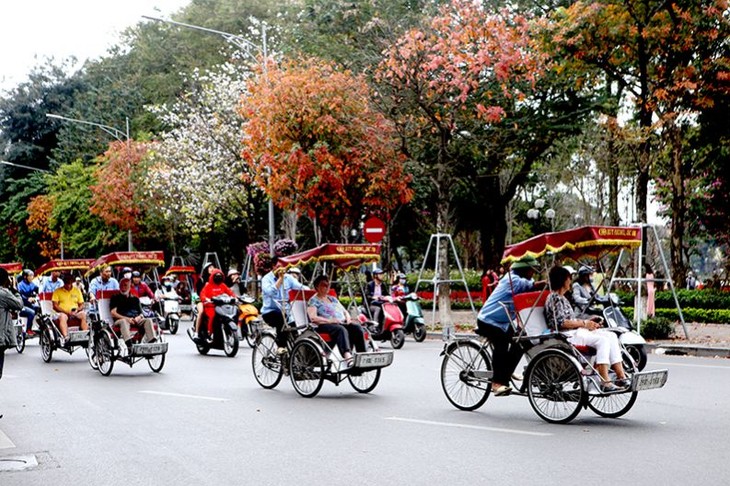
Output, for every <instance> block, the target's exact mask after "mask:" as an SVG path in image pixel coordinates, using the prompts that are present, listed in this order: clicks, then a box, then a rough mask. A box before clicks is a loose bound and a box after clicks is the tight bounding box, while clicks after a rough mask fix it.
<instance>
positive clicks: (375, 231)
mask: <svg viewBox="0 0 730 486" xmlns="http://www.w3.org/2000/svg"><path fill="white" fill-rule="evenodd" d="M362 231H363V236H364V237H365V239H366V240H367V241H368V242H369V243H380V242H381V241H382V240H383V236H385V223H384V222H383V220H382V219H380V218H376V217H374V216H373V217H371V218H368V219H367V220H365V225H364V226H363V228H362Z"/></svg>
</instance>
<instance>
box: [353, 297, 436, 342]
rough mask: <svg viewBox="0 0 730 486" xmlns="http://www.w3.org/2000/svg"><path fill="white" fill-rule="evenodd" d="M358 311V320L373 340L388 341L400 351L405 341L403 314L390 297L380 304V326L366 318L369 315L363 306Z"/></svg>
mask: <svg viewBox="0 0 730 486" xmlns="http://www.w3.org/2000/svg"><path fill="white" fill-rule="evenodd" d="M358 310H359V311H360V315H359V316H358V320H359V321H360V323H361V324H362V325H363V326H365V327H366V328H367V330H368V332H369V333H370V336H371V337H372V338H373V340H375V341H388V340H390V344H391V346H393V349H400V348H402V347H403V343H404V342H405V340H406V335H405V333H404V332H403V313H402V312H401V310H400V307H398V304H397V303H396V302H395V301H394V299H393V298H392V297H387V298H386V300H384V301H383V302H382V309H381V314H382V321H383V323H382V325H381V324H380V323H378V322H376V321H374V320H372V319H368V317H367V316H368V315H369V314H370V313H369V312H367V309H365V307H364V306H360V308H359V309H358ZM424 337H425V336H424Z"/></svg>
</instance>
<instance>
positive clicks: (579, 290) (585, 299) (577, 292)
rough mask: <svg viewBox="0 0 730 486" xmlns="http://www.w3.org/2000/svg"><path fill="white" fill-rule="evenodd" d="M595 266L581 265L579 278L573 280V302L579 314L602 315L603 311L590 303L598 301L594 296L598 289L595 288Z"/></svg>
mask: <svg viewBox="0 0 730 486" xmlns="http://www.w3.org/2000/svg"><path fill="white" fill-rule="evenodd" d="M592 277H593V268H591V267H589V266H588V265H581V267H580V268H579V269H578V278H577V279H576V280H575V282H573V287H572V292H571V293H572V300H573V302H572V304H573V306H574V307H575V308H576V311H577V312H578V314H579V315H581V314H587V315H597V316H600V315H601V311H600V310H598V309H594V308H592V307H590V304H591V303H593V302H595V301H597V300H596V297H595V296H594V295H595V293H596V290H595V289H594V288H593V282H592V281H591V278H592Z"/></svg>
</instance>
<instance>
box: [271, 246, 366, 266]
mask: <svg viewBox="0 0 730 486" xmlns="http://www.w3.org/2000/svg"><path fill="white" fill-rule="evenodd" d="M377 261H380V245H371V244H361V245H357V244H341V243H325V244H324V245H320V246H318V247H317V248H312V249H311V250H307V251H303V252H301V253H295V254H294V255H289V256H286V257H281V258H279V264H278V266H280V267H287V268H288V267H293V266H296V265H305V264H307V263H309V262H332V264H334V266H335V267H336V268H340V269H343V270H348V269H349V268H352V267H357V266H360V265H362V264H364V263H373V262H377Z"/></svg>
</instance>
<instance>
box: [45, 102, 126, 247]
mask: <svg viewBox="0 0 730 486" xmlns="http://www.w3.org/2000/svg"><path fill="white" fill-rule="evenodd" d="M46 116H47V117H48V118H53V119H55V120H62V121H67V122H71V123H78V124H80V125H90V126H92V127H97V128H100V129H102V130H103V131H105V132H106V133H108V134H109V135H111V136H112V137H114V138H115V139H117V140H118V141H120V142H126V143H127V149H129V142H130V138H129V117H125V119H126V124H125V128H126V130H124V131H122V130H120V129H119V128H117V127H113V126H111V125H104V124H103V123H97V122H93V121H90V120H83V119H81V118H71V117H68V116H61V115H55V114H53V113H46ZM127 250H129V251H132V230H127ZM61 258H63V256H62V257H61Z"/></svg>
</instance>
